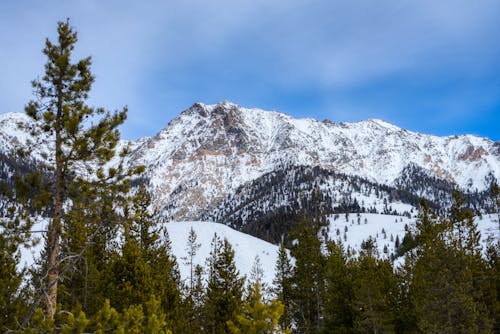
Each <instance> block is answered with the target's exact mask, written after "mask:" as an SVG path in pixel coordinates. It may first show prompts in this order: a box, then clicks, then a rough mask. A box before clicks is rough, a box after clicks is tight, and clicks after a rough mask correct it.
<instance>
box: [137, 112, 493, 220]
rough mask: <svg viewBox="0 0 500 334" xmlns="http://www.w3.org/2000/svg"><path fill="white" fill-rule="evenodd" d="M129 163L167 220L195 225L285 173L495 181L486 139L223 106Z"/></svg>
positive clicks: (469, 183) (154, 142) (191, 118)
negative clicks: (252, 186)
mask: <svg viewBox="0 0 500 334" xmlns="http://www.w3.org/2000/svg"><path fill="white" fill-rule="evenodd" d="M130 163H133V164H144V165H146V166H147V176H148V178H149V180H150V183H151V189H152V191H153V193H154V195H155V198H156V205H157V207H158V208H161V209H165V212H166V213H168V215H169V216H171V217H172V218H174V219H196V218H199V214H200V212H202V211H203V210H205V209H206V208H207V207H212V206H216V205H217V204H218V203H220V201H221V200H222V199H223V198H226V197H227V196H228V195H229V196H230V195H231V193H234V192H235V191H236V189H237V188H238V187H240V186H242V185H244V184H247V183H248V182H251V181H253V180H255V179H257V178H259V177H261V176H262V175H264V174H266V173H269V172H271V171H274V170H279V169H284V168H287V167H288V166H319V167H321V168H323V169H326V170H331V171H334V172H337V173H343V174H347V175H354V176H359V177H362V178H364V179H366V180H368V181H370V182H375V183H379V184H383V185H388V186H397V180H400V179H401V178H405V177H406V179H408V176H407V175H406V174H407V173H408V170H409V166H411V168H413V169H415V168H418V169H419V173H424V174H427V176H428V177H430V178H437V179H440V180H444V181H446V182H448V183H449V184H455V185H457V186H458V187H460V188H462V190H465V191H468V190H469V191H474V190H478V191H482V190H485V189H487V187H488V186H489V185H490V183H491V180H492V178H493V177H495V178H497V179H499V178H500V154H499V150H498V143H494V142H493V141H491V140H489V139H486V138H479V137H476V136H471V135H463V136H451V137H436V136H431V135H424V134H420V133H414V132H410V131H407V130H404V129H401V128H398V127H396V126H394V125H391V124H389V123H386V122H384V121H381V120H368V121H363V122H359V123H340V124H336V123H333V122H331V121H324V122H319V121H316V120H313V119H294V118H292V117H290V116H287V115H285V114H282V113H278V112H274V111H273V112H268V111H263V110H259V109H247V108H243V107H240V106H238V105H235V104H232V103H229V102H223V103H219V104H217V105H204V104H201V103H197V104H194V105H193V106H192V107H191V108H189V109H187V110H186V111H184V112H182V113H181V114H180V115H179V116H178V117H177V118H176V119H174V120H173V121H171V122H170V123H169V124H168V125H167V126H166V128H165V129H163V130H162V131H160V132H159V133H158V134H157V135H156V136H154V137H151V138H149V139H147V140H145V141H144V142H143V143H142V144H141V145H138V146H137V148H136V149H135V151H134V152H133V154H132V155H131V158H130ZM411 168H410V169H411ZM407 181H408V180H407Z"/></svg>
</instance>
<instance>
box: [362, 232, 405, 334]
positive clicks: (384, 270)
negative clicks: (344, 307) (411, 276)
mask: <svg viewBox="0 0 500 334" xmlns="http://www.w3.org/2000/svg"><path fill="white" fill-rule="evenodd" d="M361 247H362V250H361V252H360V256H359V258H358V259H356V261H355V263H354V268H353V271H354V274H353V276H354V277H353V284H354V300H353V303H354V307H355V309H356V310H357V312H356V319H355V321H354V327H355V328H356V329H357V330H359V331H361V332H367V333H374V334H377V333H394V331H395V329H394V323H395V317H396V303H397V301H396V296H397V286H396V284H397V282H396V279H395V276H394V273H393V269H392V265H391V263H390V262H389V261H388V260H380V259H378V253H377V245H376V243H375V241H374V240H373V239H371V238H370V239H368V240H366V241H365V242H363V243H362V246H361Z"/></svg>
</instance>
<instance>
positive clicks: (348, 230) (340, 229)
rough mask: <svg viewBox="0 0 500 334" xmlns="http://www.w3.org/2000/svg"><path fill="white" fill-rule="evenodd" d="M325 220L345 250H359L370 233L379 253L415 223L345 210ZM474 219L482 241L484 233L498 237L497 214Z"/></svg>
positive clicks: (391, 246)
mask: <svg viewBox="0 0 500 334" xmlns="http://www.w3.org/2000/svg"><path fill="white" fill-rule="evenodd" d="M329 222H330V225H329V227H328V237H329V239H331V240H339V239H340V240H341V241H342V242H343V243H344V245H345V247H346V250H347V249H348V248H349V249H350V250H351V251H352V250H354V251H356V252H359V250H360V249H361V243H362V242H363V241H365V240H367V239H368V238H370V237H371V238H372V239H375V240H376V242H377V247H378V252H379V254H380V255H381V256H383V257H388V256H390V255H391V254H394V253H395V244H396V239H399V242H402V241H403V237H404V235H405V231H406V229H413V228H414V226H415V218H407V217H403V216H393V215H380V214H369V213H361V214H355V213H353V214H349V215H347V220H346V215H345V214H342V215H337V216H331V217H330V218H329ZM475 222H476V224H477V227H478V230H479V231H480V233H481V242H482V244H483V245H485V244H486V240H487V239H488V237H491V238H493V240H498V239H499V238H500V231H499V229H498V216H497V215H484V216H483V217H476V218H475Z"/></svg>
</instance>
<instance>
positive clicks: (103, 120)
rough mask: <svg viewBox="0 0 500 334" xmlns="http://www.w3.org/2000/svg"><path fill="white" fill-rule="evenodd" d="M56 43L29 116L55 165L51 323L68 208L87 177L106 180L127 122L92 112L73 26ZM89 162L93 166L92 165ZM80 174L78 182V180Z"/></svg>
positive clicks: (65, 25) (50, 46) (63, 28)
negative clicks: (74, 55) (73, 56)
mask: <svg viewBox="0 0 500 334" xmlns="http://www.w3.org/2000/svg"><path fill="white" fill-rule="evenodd" d="M57 32H58V40H57V43H56V44H54V43H52V42H51V41H49V40H48V39H47V40H46V42H45V48H44V49H43V53H44V55H46V56H47V63H46V64H45V73H44V75H43V76H42V78H41V80H34V81H33V88H34V92H35V93H34V94H35V99H34V100H33V101H31V102H29V103H28V105H27V106H26V113H27V115H28V116H29V117H31V118H32V119H34V120H36V121H38V123H36V124H39V126H38V128H36V129H34V132H35V134H36V133H42V132H44V133H46V134H47V135H48V137H49V138H50V140H49V142H46V143H42V144H43V145H41V146H44V148H48V150H46V152H44V154H46V160H47V161H48V162H49V163H50V164H51V165H50V166H51V169H52V173H51V179H50V187H51V189H52V191H53V196H51V197H50V203H49V207H50V208H51V210H50V212H51V221H50V223H49V226H48V233H47V250H48V252H47V267H48V272H47V284H46V288H45V290H46V296H47V298H46V311H47V316H48V317H49V318H53V317H54V314H55V311H56V305H57V302H58V283H59V280H60V275H61V249H60V239H61V234H62V231H63V230H64V229H65V228H66V226H65V225H66V224H67V223H68V221H67V220H66V213H67V212H66V208H67V205H66V204H67V203H70V202H71V200H72V199H73V197H72V191H75V190H76V189H78V186H77V185H76V184H75V183H76V182H78V181H79V180H81V179H82V178H83V175H85V174H88V175H92V174H95V175H96V176H97V178H98V179H105V178H106V177H107V176H108V173H106V169H105V167H104V166H105V164H106V163H107V162H108V161H109V160H110V159H111V158H112V157H113V156H114V151H115V147H116V144H117V142H118V139H119V132H118V130H117V127H118V126H119V125H120V124H122V123H123V121H124V120H125V117H126V109H124V110H122V111H119V112H115V113H110V112H106V111H105V110H104V109H102V108H98V109H94V108H91V107H89V106H88V105H87V104H86V103H85V101H86V99H87V98H88V94H89V91H90V89H91V86H92V83H93V81H94V77H93V76H92V74H91V72H90V64H91V60H90V58H85V59H82V60H80V61H77V62H76V63H72V62H71V54H72V52H73V49H74V46H75V43H76V42H77V39H78V38H77V33H76V32H75V31H74V30H73V28H72V27H71V26H70V24H69V21H66V22H59V23H58V27H57ZM90 162H91V164H89V163H90ZM77 174H78V175H80V177H76V176H77Z"/></svg>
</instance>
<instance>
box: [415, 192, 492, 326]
mask: <svg viewBox="0 0 500 334" xmlns="http://www.w3.org/2000/svg"><path fill="white" fill-rule="evenodd" d="M455 200H456V201H455V203H454V205H453V206H452V208H451V210H450V221H443V222H441V223H436V222H435V221H434V220H432V219H430V218H429V209H428V207H427V205H426V203H425V202H423V203H422V204H423V205H422V208H423V210H422V213H421V216H420V218H419V220H418V222H417V224H416V226H417V237H416V240H417V241H418V247H417V248H416V252H415V256H416V257H415V259H414V260H413V261H414V268H413V269H412V275H413V278H412V282H411V286H410V292H409V293H410V297H411V300H410V302H411V305H412V306H413V313H414V314H415V319H416V324H417V326H418V328H419V330H420V331H423V332H439V333H483V332H489V331H490V330H491V326H492V323H491V319H489V317H488V312H487V311H486V309H487V308H486V305H485V304H484V300H483V299H484V286H483V284H482V283H481V281H482V276H483V275H482V272H483V270H484V269H483V268H481V267H482V266H483V264H482V260H480V257H478V256H479V253H478V251H479V244H478V242H479V239H478V234H477V230H476V227H475V225H474V224H473V222H472V220H471V215H470V212H468V210H467V209H464V208H463V206H462V205H463V202H462V201H461V198H460V196H459V195H455Z"/></svg>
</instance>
